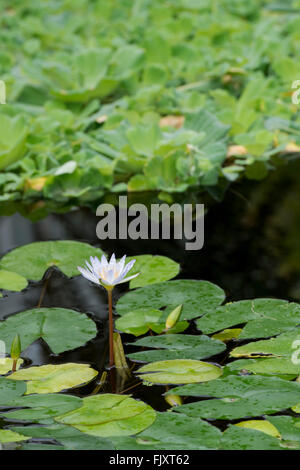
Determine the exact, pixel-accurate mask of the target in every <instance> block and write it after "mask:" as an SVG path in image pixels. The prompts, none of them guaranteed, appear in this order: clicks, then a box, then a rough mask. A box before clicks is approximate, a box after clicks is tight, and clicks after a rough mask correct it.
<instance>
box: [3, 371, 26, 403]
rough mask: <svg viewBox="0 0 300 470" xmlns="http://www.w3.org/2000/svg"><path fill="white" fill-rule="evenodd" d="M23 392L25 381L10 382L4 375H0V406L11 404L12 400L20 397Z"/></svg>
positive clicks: (24, 390)
mask: <svg viewBox="0 0 300 470" xmlns="http://www.w3.org/2000/svg"><path fill="white" fill-rule="evenodd" d="M25 392H26V383H25V382H12V381H8V380H7V379H6V378H5V377H0V408H1V407H10V406H13V405H12V403H13V402H14V400H16V399H18V398H19V397H21V396H22V395H23V394H24V393H25Z"/></svg>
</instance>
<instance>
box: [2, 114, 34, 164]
mask: <svg viewBox="0 0 300 470" xmlns="http://www.w3.org/2000/svg"><path fill="white" fill-rule="evenodd" d="M0 129H1V133H0V170H3V168H5V167H7V166H8V165H11V164H12V163H14V162H16V161H17V160H19V159H20V158H22V157H23V155H24V152H25V148H26V147H25V143H26V137H27V133H28V128H27V124H26V120H25V119H24V117H23V116H16V117H14V118H10V117H8V116H5V115H4V114H0Z"/></svg>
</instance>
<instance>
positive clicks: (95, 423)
mask: <svg viewBox="0 0 300 470" xmlns="http://www.w3.org/2000/svg"><path fill="white" fill-rule="evenodd" d="M82 401H83V405H82V407H81V408H79V409H77V410H74V411H71V412H69V413H66V414H64V415H62V416H58V417H56V418H55V420H56V421H58V422H60V423H63V424H68V425H70V426H74V427H75V428H76V429H78V430H79V431H82V432H85V433H87V434H91V435H93V436H102V437H109V436H128V435H131V434H137V433H139V432H141V431H142V430H143V429H145V428H147V427H148V426H151V424H152V423H153V422H154V420H155V417H156V413H155V411H154V410H153V409H152V408H151V406H149V405H147V404H146V403H143V402H142V401H137V400H134V399H133V398H129V397H128V396H126V395H113V394H103V395H94V396H90V397H87V398H83V400H82Z"/></svg>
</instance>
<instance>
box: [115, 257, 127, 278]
mask: <svg viewBox="0 0 300 470" xmlns="http://www.w3.org/2000/svg"><path fill="white" fill-rule="evenodd" d="M125 261H126V255H124V256H123V258H121V259H120V261H119V262H118V263H117V270H116V271H117V274H118V276H119V275H120V274H121V273H122V271H123V269H124V266H125Z"/></svg>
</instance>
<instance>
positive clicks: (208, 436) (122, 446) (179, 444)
mask: <svg viewBox="0 0 300 470" xmlns="http://www.w3.org/2000/svg"><path fill="white" fill-rule="evenodd" d="M221 435H222V434H221V431H219V429H218V428H216V427H215V426H212V425H210V424H209V423H207V422H206V421H204V420H202V419H199V418H191V417H190V416H184V415H180V414H178V413H173V412H169V413H157V418H156V420H155V422H154V423H153V424H152V426H150V427H149V428H147V429H146V430H145V431H143V432H141V433H139V434H138V435H137V436H133V437H120V438H119V437H116V438H112V442H113V443H114V445H115V446H116V448H117V449H118V450H177V449H178V450H181V449H182V450H183V449H184V450H192V449H195V450H202V449H216V448H218V447H219V442H220V438H221Z"/></svg>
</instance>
